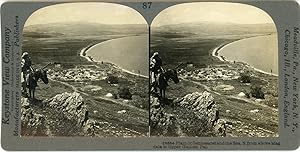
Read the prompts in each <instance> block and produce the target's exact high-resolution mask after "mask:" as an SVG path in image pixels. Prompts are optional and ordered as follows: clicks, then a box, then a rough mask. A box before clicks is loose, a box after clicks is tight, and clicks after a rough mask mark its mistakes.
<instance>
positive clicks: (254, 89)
mask: <svg viewBox="0 0 300 152" xmlns="http://www.w3.org/2000/svg"><path fill="white" fill-rule="evenodd" d="M250 94H251V96H252V97H254V98H257V99H265V93H264V92H263V91H262V87H260V86H251V91H250Z"/></svg>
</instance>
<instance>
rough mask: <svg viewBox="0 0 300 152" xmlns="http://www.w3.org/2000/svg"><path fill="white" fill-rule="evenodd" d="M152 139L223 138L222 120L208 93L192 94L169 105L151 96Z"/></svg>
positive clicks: (224, 125) (224, 126) (224, 131)
mask: <svg viewBox="0 0 300 152" xmlns="http://www.w3.org/2000/svg"><path fill="white" fill-rule="evenodd" d="M150 102H151V111H150V114H151V115H150V119H151V123H150V124H151V135H152V136H183V137H184V136H193V137H203V136H209V137H210V136H226V121H224V120H222V119H220V118H219V110H218V108H217V107H216V104H215V101H214V99H213V97H212V95H211V94H210V93H209V92H206V91H204V92H202V93H199V92H194V93H191V94H187V95H186V96H184V97H182V98H180V99H177V100H174V101H172V102H171V103H164V102H160V101H159V100H158V98H155V97H151V100H150Z"/></svg>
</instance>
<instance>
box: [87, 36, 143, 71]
mask: <svg viewBox="0 0 300 152" xmlns="http://www.w3.org/2000/svg"><path fill="white" fill-rule="evenodd" d="M148 47H149V36H148V35H142V36H130V37H123V38H117V39H112V40H108V41H105V42H102V43H99V44H97V45H95V46H93V47H91V48H90V49H89V50H88V51H87V52H86V56H91V57H92V58H93V59H94V60H96V61H99V62H101V61H104V62H110V63H114V64H116V65H118V66H119V67H121V68H123V69H125V70H127V71H130V72H133V73H137V74H139V73H140V74H141V75H144V76H148V75H149V66H148V65H149V53H148V50H149V49H148Z"/></svg>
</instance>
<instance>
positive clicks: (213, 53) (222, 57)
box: [212, 36, 278, 76]
mask: <svg viewBox="0 0 300 152" xmlns="http://www.w3.org/2000/svg"><path fill="white" fill-rule="evenodd" d="M254 37H260V36H254ZM254 37H248V38H244V39H240V40H236V41H232V42H229V43H226V44H223V45H220V46H218V47H216V48H215V49H214V50H213V51H212V56H213V57H216V58H218V59H219V60H220V61H223V62H226V61H230V60H227V59H226V57H225V56H221V55H220V51H222V49H224V48H225V47H227V46H229V45H232V44H233V43H236V42H239V41H242V40H246V39H250V38H254ZM230 62H233V61H230ZM243 63H245V62H243ZM245 64H247V65H249V66H250V67H251V68H253V69H254V70H256V71H258V72H261V73H264V74H268V75H272V76H278V74H274V73H270V72H266V71H263V70H260V69H258V68H255V67H253V66H251V65H250V64H248V63H245Z"/></svg>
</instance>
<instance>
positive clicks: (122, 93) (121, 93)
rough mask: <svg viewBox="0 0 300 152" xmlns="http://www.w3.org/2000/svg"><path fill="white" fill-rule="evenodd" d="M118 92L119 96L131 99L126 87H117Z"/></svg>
mask: <svg viewBox="0 0 300 152" xmlns="http://www.w3.org/2000/svg"><path fill="white" fill-rule="evenodd" d="M118 94H119V97H120V98H123V99H129V100H131V99H132V94H131V92H130V90H129V88H128V87H122V88H119V91H118Z"/></svg>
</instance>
